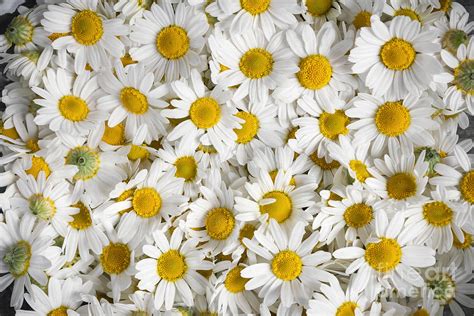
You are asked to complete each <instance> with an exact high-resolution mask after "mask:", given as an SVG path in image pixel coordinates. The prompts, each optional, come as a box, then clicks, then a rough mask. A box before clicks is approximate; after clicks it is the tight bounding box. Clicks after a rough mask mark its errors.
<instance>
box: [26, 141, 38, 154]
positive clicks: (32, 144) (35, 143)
mask: <svg viewBox="0 0 474 316" xmlns="http://www.w3.org/2000/svg"><path fill="white" fill-rule="evenodd" d="M25 146H26V148H28V149H29V150H30V151H31V152H37V151H38V150H40V147H39V145H38V140H37V139H35V138H32V139H29V140H28V141H27V142H26V144H25Z"/></svg>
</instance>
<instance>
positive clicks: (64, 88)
mask: <svg viewBox="0 0 474 316" xmlns="http://www.w3.org/2000/svg"><path fill="white" fill-rule="evenodd" d="M43 83H44V88H40V87H33V88H32V89H33V91H34V92H35V93H36V94H38V95H39V96H40V97H41V99H35V100H34V102H35V103H36V104H38V105H40V106H41V108H40V109H38V111H37V115H36V117H35V123H36V124H38V125H48V126H49V128H50V129H51V130H52V131H54V132H63V133H66V134H72V135H87V134H88V133H89V132H90V131H91V130H92V128H93V126H94V125H95V124H97V123H99V122H101V121H105V120H106V119H107V115H106V113H105V112H104V111H103V110H101V109H100V108H99V107H98V103H97V97H98V96H100V94H101V93H102V91H101V90H100V89H99V85H98V83H97V76H95V75H93V74H91V73H90V72H89V71H85V72H83V73H81V74H80V75H78V76H77V77H75V78H74V75H73V74H72V73H69V72H67V71H65V70H64V69H61V68H58V69H57V70H56V71H55V70H53V69H48V71H47V73H46V76H44V77H43Z"/></svg>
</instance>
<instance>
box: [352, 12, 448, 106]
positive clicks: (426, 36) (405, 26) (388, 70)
mask: <svg viewBox="0 0 474 316" xmlns="http://www.w3.org/2000/svg"><path fill="white" fill-rule="evenodd" d="M435 39H436V32H433V31H432V30H430V29H428V28H426V27H421V26H420V23H419V22H418V21H412V20H411V19H410V18H408V17H406V16H397V17H395V18H394V19H393V20H392V21H391V22H390V23H389V24H384V23H382V22H381V21H380V19H379V17H378V16H372V18H371V27H370V28H364V29H362V31H361V32H360V35H359V37H357V39H356V41H355V48H353V49H352V50H351V53H350V55H349V61H351V62H353V63H354V66H353V67H352V70H353V72H355V73H356V74H360V75H361V76H363V78H364V81H365V84H366V85H367V87H369V88H370V89H371V90H372V92H373V93H374V95H376V96H382V95H384V96H386V97H387V98H389V99H402V98H403V97H404V96H405V95H407V94H408V93H409V92H418V91H424V90H426V88H428V85H429V83H430V82H431V81H432V79H433V76H434V75H436V74H439V73H440V72H441V65H440V63H439V62H438V61H437V60H436V58H435V57H434V56H433V54H435V53H437V52H438V51H439V50H440V45H439V44H436V43H435Z"/></svg>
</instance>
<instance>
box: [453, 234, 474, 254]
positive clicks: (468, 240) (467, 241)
mask: <svg viewBox="0 0 474 316" xmlns="http://www.w3.org/2000/svg"><path fill="white" fill-rule="evenodd" d="M462 233H463V234H464V242H461V241H460V240H459V239H458V238H457V237H456V234H453V236H454V239H453V245H454V247H456V248H457V249H461V250H465V249H470V248H471V245H472V235H471V234H468V233H466V232H465V231H462Z"/></svg>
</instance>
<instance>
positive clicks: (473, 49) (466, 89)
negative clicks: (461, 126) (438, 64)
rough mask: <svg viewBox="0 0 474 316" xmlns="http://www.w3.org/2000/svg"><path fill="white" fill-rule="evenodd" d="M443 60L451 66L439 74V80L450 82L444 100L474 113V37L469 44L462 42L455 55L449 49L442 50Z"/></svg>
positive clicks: (456, 107)
mask: <svg viewBox="0 0 474 316" xmlns="http://www.w3.org/2000/svg"><path fill="white" fill-rule="evenodd" d="M441 58H442V60H443V62H444V63H445V64H446V65H447V66H448V67H449V68H448V69H449V72H446V73H443V74H442V75H440V76H438V79H437V80H439V81H441V82H445V83H449V86H448V89H447V90H446V92H445V95H444V98H443V101H444V102H445V103H447V104H449V105H450V106H451V107H452V108H455V109H460V108H463V107H467V109H468V110H469V112H470V113H471V114H473V113H474V97H473V95H474V80H473V79H472V74H473V72H474V70H473V68H474V39H472V38H470V40H469V43H468V44H467V45H464V44H461V45H460V46H459V47H458V49H457V52H456V54H455V55H453V54H451V53H450V52H449V51H447V50H442V51H441Z"/></svg>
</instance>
